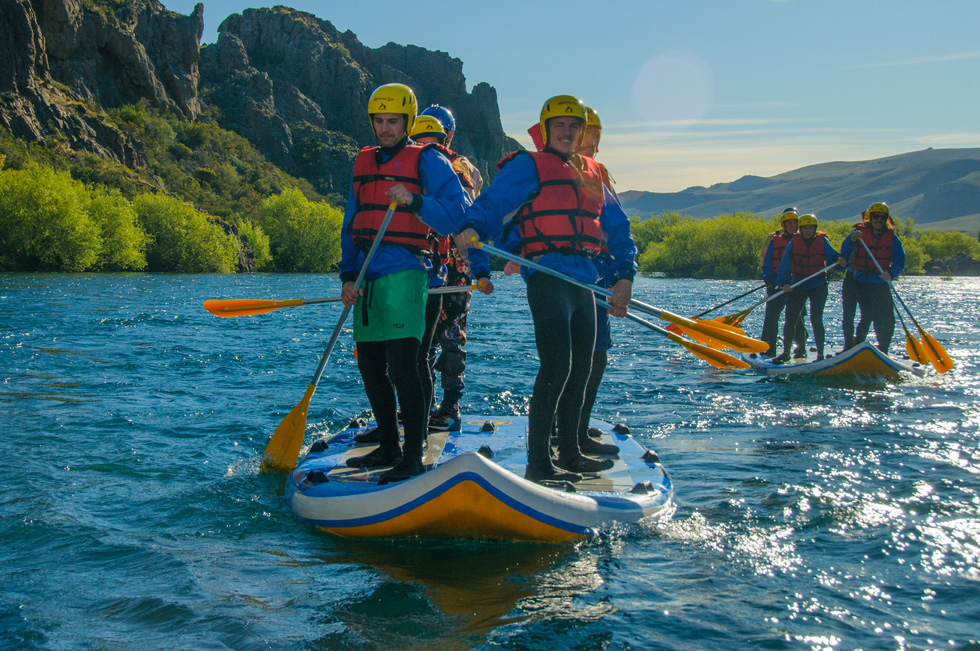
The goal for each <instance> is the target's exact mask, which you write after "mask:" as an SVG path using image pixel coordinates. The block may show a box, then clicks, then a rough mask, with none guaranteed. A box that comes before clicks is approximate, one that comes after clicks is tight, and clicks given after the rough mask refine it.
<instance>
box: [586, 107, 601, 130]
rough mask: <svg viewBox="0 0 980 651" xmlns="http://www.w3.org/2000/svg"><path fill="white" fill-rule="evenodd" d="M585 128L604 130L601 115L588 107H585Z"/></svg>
mask: <svg viewBox="0 0 980 651" xmlns="http://www.w3.org/2000/svg"><path fill="white" fill-rule="evenodd" d="M585 126H587V127H599V128H600V129H602V120H600V119H599V114H598V113H596V111H595V109H594V108H590V107H588V106H586V107H585Z"/></svg>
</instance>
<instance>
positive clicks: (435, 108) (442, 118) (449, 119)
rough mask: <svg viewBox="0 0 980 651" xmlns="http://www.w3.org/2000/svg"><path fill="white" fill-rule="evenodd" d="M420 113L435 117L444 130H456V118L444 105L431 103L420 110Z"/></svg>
mask: <svg viewBox="0 0 980 651" xmlns="http://www.w3.org/2000/svg"><path fill="white" fill-rule="evenodd" d="M422 115H431V116H432V117H434V118H435V119H437V120H439V122H441V123H442V128H443V129H445V130H446V131H455V130H456V119H455V118H454V117H453V113H452V111H450V110H449V109H447V108H446V107H445V106H439V105H438V104H433V105H432V106H430V107H429V108H427V109H425V110H424V111H422Z"/></svg>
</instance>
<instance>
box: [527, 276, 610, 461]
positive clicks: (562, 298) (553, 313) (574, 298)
mask: <svg viewBox="0 0 980 651" xmlns="http://www.w3.org/2000/svg"><path fill="white" fill-rule="evenodd" d="M527 302H528V305H529V306H530V308H531V318H532V319H533V320H534V342H535V344H536V346H537V349H538V357H539V358H540V359H541V367H540V368H539V369H538V376H537V378H536V379H535V381H534V393H533V394H532V395H531V404H530V407H529V414H528V434H527V460H528V463H547V464H549V465H550V463H551V449H550V443H549V440H550V438H551V430H552V427H553V425H554V423H555V420H556V417H557V421H558V451H559V455H561V456H569V457H572V458H575V457H578V456H579V455H580V454H581V453H580V452H579V448H578V423H579V418H580V417H581V413H582V403H583V402H584V400H585V387H586V384H587V383H588V381H589V373H590V372H591V370H592V349H593V347H594V346H595V302H594V299H593V296H592V292H591V291H590V290H587V289H582V288H580V287H576V286H575V285H572V284H570V283H568V282H565V281H564V280H560V279H558V278H555V277H553V276H549V275H547V274H545V273H543V272H538V273H535V274H533V275H532V276H531V277H530V278H529V279H528V281H527Z"/></svg>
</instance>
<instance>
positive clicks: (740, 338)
mask: <svg viewBox="0 0 980 651" xmlns="http://www.w3.org/2000/svg"><path fill="white" fill-rule="evenodd" d="M471 241H472V242H473V243H474V246H476V247H478V248H481V247H482V248H485V249H486V250H487V251H489V252H490V253H493V254H494V255H496V256H497V257H500V258H503V259H505V260H510V261H512V262H516V263H518V264H521V265H524V266H526V267H528V268H530V269H536V270H538V271H540V272H542V273H546V274H549V275H551V276H554V277H555V278H559V279H561V280H564V281H565V282H567V283H570V284H572V285H574V286H576V287H580V288H582V289H585V290H588V291H590V292H595V293H596V294H600V295H602V296H606V297H611V296H613V292H612V290H609V289H606V288H605V287H599V286H597V285H591V284H589V283H585V282H582V281H581V280H578V279H576V278H572V277H571V276H569V275H567V274H563V273H562V272H560V271H556V270H554V269H551V268H550V267H546V266H544V265H543V264H540V263H537V262H534V261H532V260H528V259H526V258H522V257H521V256H519V255H515V254H513V253H508V252H507V251H504V250H502V249H498V248H497V247H495V246H491V245H489V244H486V243H484V242H480V241H479V240H478V239H477V238H476V237H474V238H473V239H472V240H471ZM629 306H630V307H632V308H634V309H636V310H639V311H640V312H645V313H646V314H650V315H652V316H655V317H657V318H658V319H663V320H664V321H670V322H671V323H675V324H677V325H678V326H680V327H681V328H687V329H688V330H695V331H697V332H698V333H701V334H703V335H707V336H710V337H712V338H714V339H717V340H719V341H720V342H722V345H725V346H728V347H731V348H735V349H736V350H739V351H742V352H756V348H757V347H759V348H758V350H763V349H764V348H765V347H766V345H767V344H765V343H764V342H762V341H758V340H756V339H752V338H750V337H746V336H744V335H741V334H738V333H734V332H727V331H720V329H719V327H718V326H714V325H713V324H711V323H710V322H708V321H692V320H691V319H688V318H686V317H683V316H680V315H677V314H673V313H671V312H667V311H666V310H661V309H660V308H658V307H654V306H653V305H648V304H647V303H644V302H642V301H638V300H636V299H631V300H630V302H629ZM670 334H673V333H670ZM692 336H693V335H692ZM695 338H696V337H695Z"/></svg>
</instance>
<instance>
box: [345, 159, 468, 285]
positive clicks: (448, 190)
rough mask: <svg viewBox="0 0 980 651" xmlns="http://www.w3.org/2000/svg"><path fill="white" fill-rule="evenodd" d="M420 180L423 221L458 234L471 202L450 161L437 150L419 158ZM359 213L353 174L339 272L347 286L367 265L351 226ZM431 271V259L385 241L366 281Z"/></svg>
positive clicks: (374, 259)
mask: <svg viewBox="0 0 980 651" xmlns="http://www.w3.org/2000/svg"><path fill="white" fill-rule="evenodd" d="M382 156H383V161H385V162H387V160H389V159H390V158H391V156H388V155H386V154H384V153H383V150H382ZM419 180H420V181H421V182H422V192H423V194H422V195H417V197H418V198H417V199H416V201H421V207H420V208H419V209H418V210H417V211H416V215H417V216H418V217H419V219H421V220H422V221H423V222H425V223H426V225H428V226H429V227H430V228H432V229H433V230H434V231H436V232H437V233H440V234H445V235H449V234H452V233H455V232H456V231H458V230H459V228H460V226H461V225H462V222H463V215H464V214H465V212H466V206H467V204H468V201H469V199H468V197H467V195H466V192H465V191H464V190H463V186H462V185H460V183H459V177H458V176H456V172H455V171H454V170H453V167H452V164H451V163H450V162H449V160H447V159H446V157H445V156H443V155H442V154H440V153H439V152H437V151H435V150H434V149H426V150H424V151H423V152H422V153H421V155H420V157H419ZM355 212H357V198H356V197H355V196H354V173H353V170H352V171H351V182H350V186H349V188H348V192H347V204H346V206H345V207H344V222H343V226H342V227H341V230H340V264H339V265H338V270H339V271H340V278H341V280H342V281H344V282H346V281H348V280H354V279H355V278H356V277H357V274H358V272H360V270H361V266H362V265H363V264H364V252H363V251H361V250H360V249H359V248H358V247H357V246H355V244H354V238H353V235H352V233H351V222H352V221H353V219H354V213H355ZM484 256H486V254H484ZM431 268H432V261H431V260H429V259H428V258H426V257H424V256H419V255H415V254H414V253H412V252H411V251H409V250H408V249H406V248H405V247H402V246H398V245H397V244H385V243H384V242H383V241H382V244H381V245H380V246H379V247H378V250H377V251H376V252H375V254H374V258H373V259H372V260H371V266H370V267H369V268H368V271H367V275H366V276H365V278H366V279H367V280H377V279H378V278H383V277H385V276H387V275H390V274H393V273H396V272H398V271H405V270H408V269H420V270H423V271H429V270H430V269H431Z"/></svg>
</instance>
